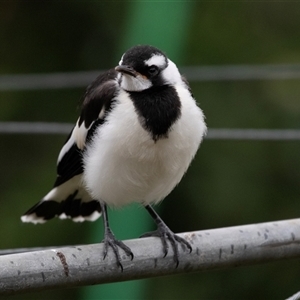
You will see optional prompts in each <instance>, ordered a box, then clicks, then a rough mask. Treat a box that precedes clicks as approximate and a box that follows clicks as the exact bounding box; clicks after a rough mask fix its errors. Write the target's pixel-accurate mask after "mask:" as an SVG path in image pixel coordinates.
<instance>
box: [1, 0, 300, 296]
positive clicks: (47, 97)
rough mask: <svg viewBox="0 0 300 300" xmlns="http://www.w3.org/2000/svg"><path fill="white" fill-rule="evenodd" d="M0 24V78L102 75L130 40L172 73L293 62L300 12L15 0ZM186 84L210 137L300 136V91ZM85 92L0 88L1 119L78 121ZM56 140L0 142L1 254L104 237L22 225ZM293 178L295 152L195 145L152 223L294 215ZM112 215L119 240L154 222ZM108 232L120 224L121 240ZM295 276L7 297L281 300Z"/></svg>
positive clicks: (200, 276) (282, 145)
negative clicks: (223, 133) (155, 50)
mask: <svg viewBox="0 0 300 300" xmlns="http://www.w3.org/2000/svg"><path fill="white" fill-rule="evenodd" d="M0 24H1V25H0V44H1V46H0V75H6V74H26V73H51V72H64V71H68V72H72V71H87V70H96V69H99V70H100V69H107V68H111V67H114V66H115V65H116V64H117V63H118V61H119V59H120V57H121V55H122V54H123V52H125V50H126V49H127V48H128V47H130V46H132V45H134V44H139V43H149V44H153V45H154V46H157V47H159V48H161V49H162V50H164V51H166V53H167V54H168V56H169V57H170V58H171V59H172V60H174V61H175V62H176V63H177V64H178V66H179V68H180V66H197V65H198V66H201V65H227V64H234V65H235V64H285V63H289V64H293V63H295V64H296V63H299V62H300V38H299V32H300V3H299V2H271V1H265V2H250V1H249V2H248V1H246V2H239V1H235V2H226V1H224V2H222V1H217V2H215V1H212V2H202V1H196V2H173V1H167V2H160V1H156V2H143V1H140V2H134V1H132V2H127V1H85V2H84V1H60V2H59V1H43V0H41V1H21V0H13V1H1V2H0ZM191 86H192V89H193V93H194V95H195V97H196V99H197V101H198V102H199V104H200V106H201V108H202V109H203V110H204V112H205V115H206V120H207V123H208V126H209V128H269V129H272V128H276V129H277V128H282V129H285V128H295V129H297V128H299V127H300V118H299V115H300V84H299V80H264V81H262V80H255V81H220V82H193V83H192V84H191ZM83 93H84V88H74V89H47V90H33V91H30V90H28V91H0V120H1V121H49V122H70V123H74V122H75V121H76V119H77V116H78V110H77V106H78V104H79V100H80V98H81V96H82V95H83ZM65 138H66V137H65V136H61V135H57V136H56V135H32V136H30V135H4V134H2V135H1V136H0V139H1V142H0V165H1V172H0V182H1V189H0V204H1V211H0V213H1V217H0V240H1V245H0V248H1V249H9V248H22V247H40V246H42V247H43V246H55V245H56V246H58V245H71V244H84V243H97V242H99V241H101V240H102V233H101V227H102V222H101V221H98V222H96V223H84V224H77V223H72V222H71V221H64V222H62V221H60V220H53V221H51V222H48V223H47V224H45V225H43V226H38V225H37V226H34V225H31V224H22V223H21V221H20V215H21V214H22V213H24V212H25V211H26V210H27V209H28V208H29V207H31V206H32V205H33V204H34V203H35V202H37V201H38V200H39V199H40V198H41V197H42V196H43V195H44V194H46V193H47V192H48V190H49V189H50V188H51V186H52V183H53V182H54V178H55V164H56V159H57V155H58V152H59V150H60V148H61V146H62V144H63V142H64V141H65ZM299 169H300V157H299V142H282V141H281V142H274V141H273V142H271V141H269V142H266V141H256V142H254V141H217V140H205V141H204V143H203V144H202V146H201V148H200V150H199V152H198V154H197V156H196V159H195V160H194V162H193V164H192V166H191V167H190V169H189V171H188V173H187V175H186V176H185V177H184V179H183V180H182V182H181V183H180V185H179V186H178V187H177V188H176V189H175V190H174V191H173V192H172V193H171V194H170V195H169V196H168V197H167V199H166V200H165V201H164V202H163V204H162V205H160V207H159V210H160V214H161V216H162V217H163V219H164V220H165V222H166V223H167V224H168V225H169V226H170V227H171V228H172V229H173V230H174V231H175V232H184V231H192V230H201V229H205V228H217V227H225V226H233V225H242V224H250V223H256V222H266V221H272V220H283V219H290V218H296V217H299V215H300V203H299V195H300V185H299V182H300V172H299ZM111 215H112V224H111V225H112V228H113V230H114V231H115V232H116V234H117V235H118V237H120V238H123V239H129V238H135V237H137V236H138V235H140V234H142V233H143V232H144V229H145V228H147V227H148V228H149V226H151V224H152V223H151V220H149V216H148V215H147V213H146V212H145V211H144V210H141V209H139V208H137V207H136V206H135V205H133V206H130V207H127V208H124V209H121V210H118V211H114V212H111ZM132 215H134V222H132V223H131V222H129V219H131V216H132ZM120 220H122V223H121V224H120V222H121V221H120ZM118 223H119V224H120V225H119V226H122V227H124V224H127V225H126V227H125V230H124V228H123V231H122V230H121V231H119V229H118ZM298 263H299V265H298ZM0 267H1V266H0ZM299 278H300V261H299V260H293V261H286V262H274V263H268V264H265V265H258V266H248V267H240V268H236V269H229V270H222V271H213V272H212V271H211V272H203V273H197V274H189V275H180V276H170V277H163V278H155V279H149V280H140V281H135V282H129V283H120V284H109V285H102V286H97V287H92V288H78V289H68V290H58V291H45V292H38V293H31V294H26V295H20V296H19V295H16V296H13V297H10V299H41V298H43V299H45V300H46V299H284V298H285V297H288V296H290V295H292V294H293V293H295V292H296V291H298V290H299V289H300V286H299Z"/></svg>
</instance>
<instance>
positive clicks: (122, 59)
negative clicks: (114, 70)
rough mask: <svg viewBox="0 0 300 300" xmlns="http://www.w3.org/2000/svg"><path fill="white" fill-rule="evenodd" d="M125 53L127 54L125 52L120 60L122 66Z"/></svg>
mask: <svg viewBox="0 0 300 300" xmlns="http://www.w3.org/2000/svg"><path fill="white" fill-rule="evenodd" d="M124 55H125V53H124V54H123V55H122V57H121V60H120V61H119V66H121V65H122V63H123V57H124Z"/></svg>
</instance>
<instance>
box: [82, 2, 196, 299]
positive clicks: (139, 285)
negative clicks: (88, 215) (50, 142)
mask: <svg viewBox="0 0 300 300" xmlns="http://www.w3.org/2000/svg"><path fill="white" fill-rule="evenodd" d="M128 5H129V6H130V7H129V9H128V10H127V11H126V12H125V13H127V14H128V16H127V24H126V27H125V31H124V32H122V36H120V40H121V43H120V47H119V57H117V58H116V62H118V61H119V59H120V57H121V55H122V54H123V53H124V52H125V51H126V50H127V49H128V48H130V47H132V46H134V45H137V44H150V45H152V46H156V47H157V48H159V49H161V50H163V51H164V52H166V54H167V55H168V57H169V58H170V59H171V60H173V61H175V62H176V63H177V64H178V63H180V61H181V60H180V58H181V55H182V52H183V50H184V45H185V38H186V31H187V25H188V21H189V18H190V16H191V9H192V4H191V2H187V1H180V2H170V1H169V2H160V1H158V2H146V1H137V2H129V3H128ZM109 218H110V225H111V227H112V230H113V231H114V233H115V235H116V237H117V238H118V239H131V238H137V237H138V236H140V235H141V234H142V233H144V232H146V231H149V230H151V226H152V223H153V222H152V220H151V218H150V217H149V216H148V214H147V212H145V211H144V210H142V209H141V208H140V207H139V206H138V205H134V204H133V205H130V206H128V207H126V208H123V209H121V210H114V211H109ZM100 231H101V232H100ZM102 236H103V230H102V228H101V230H100V228H99V229H98V228H97V230H95V232H93V237H94V238H93V242H94V241H97V240H98V239H99V238H101V237H102ZM99 255H101V253H99ZM145 284H146V282H145V280H139V281H129V282H120V283H114V284H106V285H99V286H94V287H87V288H85V289H84V293H83V299H88V300H92V299H93V300H94V299H102V300H105V299H131V300H134V299H142V298H144V297H143V296H144V294H143V292H144V290H145V288H144V287H145Z"/></svg>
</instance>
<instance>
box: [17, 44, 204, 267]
mask: <svg viewBox="0 0 300 300" xmlns="http://www.w3.org/2000/svg"><path fill="white" fill-rule="evenodd" d="M205 133H206V125H205V121H204V115H203V113H202V110H201V109H200V108H199V107H198V106H197V104H196V102H195V99H194V98H193V96H192V94H191V91H190V88H189V86H188V83H187V81H186V80H185V79H184V78H183V77H182V76H181V75H180V73H179V71H178V69H177V67H176V65H175V64H174V63H173V62H172V61H171V60H170V59H168V58H167V56H166V55H165V54H164V53H163V52H162V51H160V50H159V49H157V48H155V47H152V46H148V45H138V46H135V47H132V48H130V49H129V50H128V51H126V52H125V54H124V55H123V56H122V58H121V60H120V62H119V65H118V66H117V67H115V69H111V70H109V71H107V72H106V73H104V74H102V75H100V76H99V77H98V78H96V80H95V81H94V82H93V83H92V84H91V85H90V86H88V88H87V90H86V92H85V95H84V97H83V102H82V108H81V114H80V117H79V118H78V120H77V123H76V125H75V127H74V129H73V130H72V132H71V133H70V135H69V137H68V139H67V141H66V143H65V144H64V146H63V148H62V149H61V151H60V153H59V156H58V161H57V178H56V181H55V183H54V187H53V188H52V190H51V191H50V192H49V193H48V194H47V195H46V196H45V197H44V198H43V199H42V200H41V201H40V202H38V203H37V204H36V205H34V206H33V207H32V208H30V209H29V210H28V211H27V212H26V213H25V214H24V215H23V216H22V217H21V219H22V221H23V222H32V223H35V224H36V223H44V222H46V221H48V220H50V219H52V218H54V217H59V218H60V219H66V218H71V219H72V220H73V221H75V222H82V221H86V220H87V221H95V220H96V219H98V218H99V217H100V216H101V214H102V215H103V222H104V228H105V231H104V258H105V257H106V254H107V252H108V249H109V247H111V248H112V250H113V251H114V253H115V256H116V260H117V263H118V265H119V266H120V267H121V268H122V264H121V258H120V254H119V248H121V249H123V250H124V251H125V253H126V254H127V255H129V256H131V258H133V254H132V252H131V250H130V248H129V247H127V246H126V245H125V244H124V243H123V242H121V241H120V240H117V239H116V238H115V236H114V234H113V232H112V231H111V229H110V227H109V222H108V215H107V205H108V206H112V207H120V206H123V205H126V204H129V203H132V202H138V203H140V204H141V205H143V206H144V207H145V208H146V209H147V211H148V212H149V213H150V215H151V217H152V218H153V219H154V221H155V222H156V224H157V230H156V231H154V232H150V233H146V234H145V235H144V236H157V237H160V238H161V240H162V244H163V250H164V254H165V255H166V254H167V252H168V240H169V242H170V243H171V245H172V248H173V251H174V261H175V263H176V264H177V265H178V262H179V260H178V244H183V245H185V246H186V247H187V248H188V249H189V250H190V251H191V250H192V248H191V245H190V244H189V243H188V242H187V241H186V240H185V239H183V238H181V237H179V236H177V235H175V234H174V233H173V232H172V231H171V230H170V229H169V227H168V226H167V225H166V224H165V223H164V222H163V220H162V219H161V218H160V217H159V216H158V214H157V213H156V212H155V211H154V210H153V208H152V206H151V205H152V204H156V203H158V202H160V201H161V200H163V199H164V198H165V197H166V196H167V195H168V194H169V193H170V192H171V191H172V190H173V188H174V187H175V186H176V185H177V184H178V183H179V182H180V180H181V178H182V177H183V175H184V173H185V172H186V170H187V168H188V167H189V165H190V163H191V161H192V159H193V157H194V156H195V154H196V152H197V149H198V147H199V145H200V143H201V141H202V138H203V136H204V135H205Z"/></svg>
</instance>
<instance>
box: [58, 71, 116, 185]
mask: <svg viewBox="0 0 300 300" xmlns="http://www.w3.org/2000/svg"><path fill="white" fill-rule="evenodd" d="M117 89H118V85H117V82H116V71H114V70H110V71H108V72H106V73H105V74H103V75H100V76H99V77H98V78H97V79H96V80H95V81H94V82H93V83H92V84H91V85H90V86H89V87H88V88H87V90H86V93H85V95H84V97H83V102H82V108H81V114H80V117H79V118H78V120H77V123H76V125H75V127H74V128H73V130H72V132H71V133H70V135H69V137H68V139H67V141H66V143H65V144H64V146H63V147H62V149H61V151H60V153H59V156H58V160H57V179H56V181H55V184H54V187H56V186H59V185H61V184H62V183H64V182H66V181H68V180H69V179H71V178H72V177H74V176H76V175H78V174H81V173H82V172H83V162H82V154H83V151H84V150H85V146H86V143H88V141H89V140H90V138H91V137H92V136H93V134H94V131H95V129H96V128H97V127H98V126H100V125H102V124H103V123H104V121H105V117H106V115H107V113H108V112H109V111H110V109H111V105H112V101H113V98H114V96H115V95H116V93H117Z"/></svg>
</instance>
